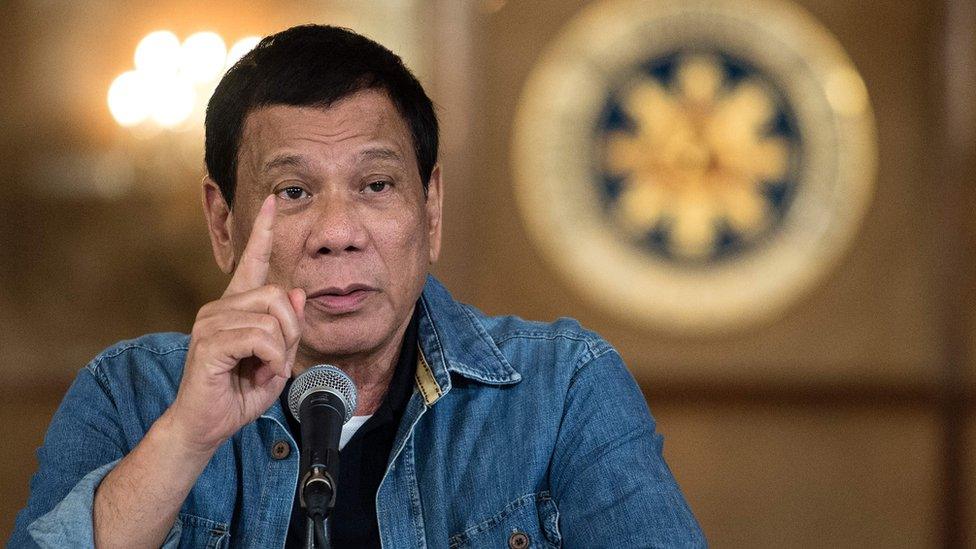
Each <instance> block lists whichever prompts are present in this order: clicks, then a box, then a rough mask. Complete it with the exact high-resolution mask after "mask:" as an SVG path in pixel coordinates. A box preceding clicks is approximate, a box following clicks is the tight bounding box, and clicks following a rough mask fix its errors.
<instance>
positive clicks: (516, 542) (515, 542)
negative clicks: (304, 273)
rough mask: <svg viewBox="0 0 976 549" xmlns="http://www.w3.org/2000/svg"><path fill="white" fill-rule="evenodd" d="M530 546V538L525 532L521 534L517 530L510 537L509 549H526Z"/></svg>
mask: <svg viewBox="0 0 976 549" xmlns="http://www.w3.org/2000/svg"><path fill="white" fill-rule="evenodd" d="M528 546H529V536H528V535H527V534H526V533H525V532H519V531H518V530H516V531H514V532H512V535H511V536H508V547H509V549H525V548H526V547H528Z"/></svg>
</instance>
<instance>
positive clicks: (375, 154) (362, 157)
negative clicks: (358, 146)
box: [359, 147, 403, 163]
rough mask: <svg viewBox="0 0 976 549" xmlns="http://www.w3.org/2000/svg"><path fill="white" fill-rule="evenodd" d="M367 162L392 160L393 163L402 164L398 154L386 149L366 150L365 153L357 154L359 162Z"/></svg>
mask: <svg viewBox="0 0 976 549" xmlns="http://www.w3.org/2000/svg"><path fill="white" fill-rule="evenodd" d="M367 160H392V161H394V162H401V163H402V162H403V159H402V158H400V153H398V152H396V151H395V150H393V149H390V148H386V147H375V148H371V149H366V150H365V151H363V152H361V153H359V161H360V162H366V161H367Z"/></svg>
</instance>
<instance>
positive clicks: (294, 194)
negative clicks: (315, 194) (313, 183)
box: [278, 186, 308, 200]
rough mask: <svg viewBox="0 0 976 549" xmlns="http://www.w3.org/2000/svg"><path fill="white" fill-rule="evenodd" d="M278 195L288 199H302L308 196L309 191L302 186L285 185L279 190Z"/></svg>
mask: <svg viewBox="0 0 976 549" xmlns="http://www.w3.org/2000/svg"><path fill="white" fill-rule="evenodd" d="M278 196H279V197H280V198H284V199H286V200H300V199H302V198H308V193H307V192H306V191H305V189H303V188H301V187H294V186H293V187H285V188H284V189H281V190H280V191H278Z"/></svg>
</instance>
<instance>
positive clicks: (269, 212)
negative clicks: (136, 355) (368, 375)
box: [170, 195, 305, 449]
mask: <svg viewBox="0 0 976 549" xmlns="http://www.w3.org/2000/svg"><path fill="white" fill-rule="evenodd" d="M274 220H275V199H274V195H271V196H269V197H268V198H267V199H265V201H264V202H263V203H262V205H261V209H260V211H259V212H258V214H257V217H256V218H255V219H254V225H253V227H252V229H251V234H250V236H249V238H248V241H247V246H246V247H245V249H244V252H243V254H242V255H241V258H240V261H239V262H238V264H237V268H236V270H235V271H234V275H233V277H232V278H231V281H230V284H229V285H228V286H227V289H226V291H224V294H223V296H222V297H221V298H220V299H219V300H217V301H213V302H211V303H208V304H206V305H204V306H203V307H202V308H201V309H200V311H199V313H198V314H197V319H196V322H195V323H194V325H193V331H192V333H191V338H190V348H189V351H188V352H187V357H186V364H185V366H184V370H183V380H182V381H181V383H180V389H179V393H178V394H177V396H176V400H175V401H174V403H173V406H172V407H171V409H170V412H171V413H172V415H173V416H174V420H176V421H175V423H177V424H178V425H180V428H181V431H182V434H183V436H184V440H185V441H186V442H187V443H189V444H192V445H193V446H194V447H197V448H201V449H212V448H216V447H217V446H219V445H220V444H221V443H222V442H223V441H224V440H226V439H227V438H228V437H230V436H231V435H233V434H234V433H235V432H237V431H238V430H239V429H240V428H241V427H243V426H244V425H246V424H247V423H250V422H251V421H253V420H254V419H255V418H257V417H258V416H259V415H261V414H262V413H263V412H264V411H265V410H267V409H268V407H269V406H271V404H272V403H273V402H274V399H276V398H277V397H278V395H279V394H280V393H281V391H282V389H283V388H284V386H285V382H286V381H287V379H288V378H289V377H290V376H291V371H292V367H293V366H294V364H295V355H296V353H297V351H298V344H299V341H300V340H301V326H302V320H303V317H304V309H305V292H304V291H303V290H301V289H291V290H286V289H285V288H282V287H280V286H277V285H274V284H268V283H267V279H268V270H269V264H270V261H271V250H272V243H273V241H274Z"/></svg>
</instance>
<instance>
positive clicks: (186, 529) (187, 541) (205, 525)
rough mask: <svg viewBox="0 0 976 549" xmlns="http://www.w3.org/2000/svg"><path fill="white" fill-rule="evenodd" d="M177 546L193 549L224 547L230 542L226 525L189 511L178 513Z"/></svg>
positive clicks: (219, 548)
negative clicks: (178, 541) (178, 540)
mask: <svg viewBox="0 0 976 549" xmlns="http://www.w3.org/2000/svg"><path fill="white" fill-rule="evenodd" d="M178 521H179V523H180V532H179V536H180V537H179V539H180V544H179V546H180V547H181V548H182V547H187V548H189V547H192V548H193V549H197V548H200V549H203V548H206V549H225V548H226V547H227V546H228V544H229V542H230V534H229V533H228V528H227V525H226V524H224V523H222V522H217V521H213V520H210V519H205V518H203V517H198V516H196V515H191V514H189V513H180V514H179V518H178Z"/></svg>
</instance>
